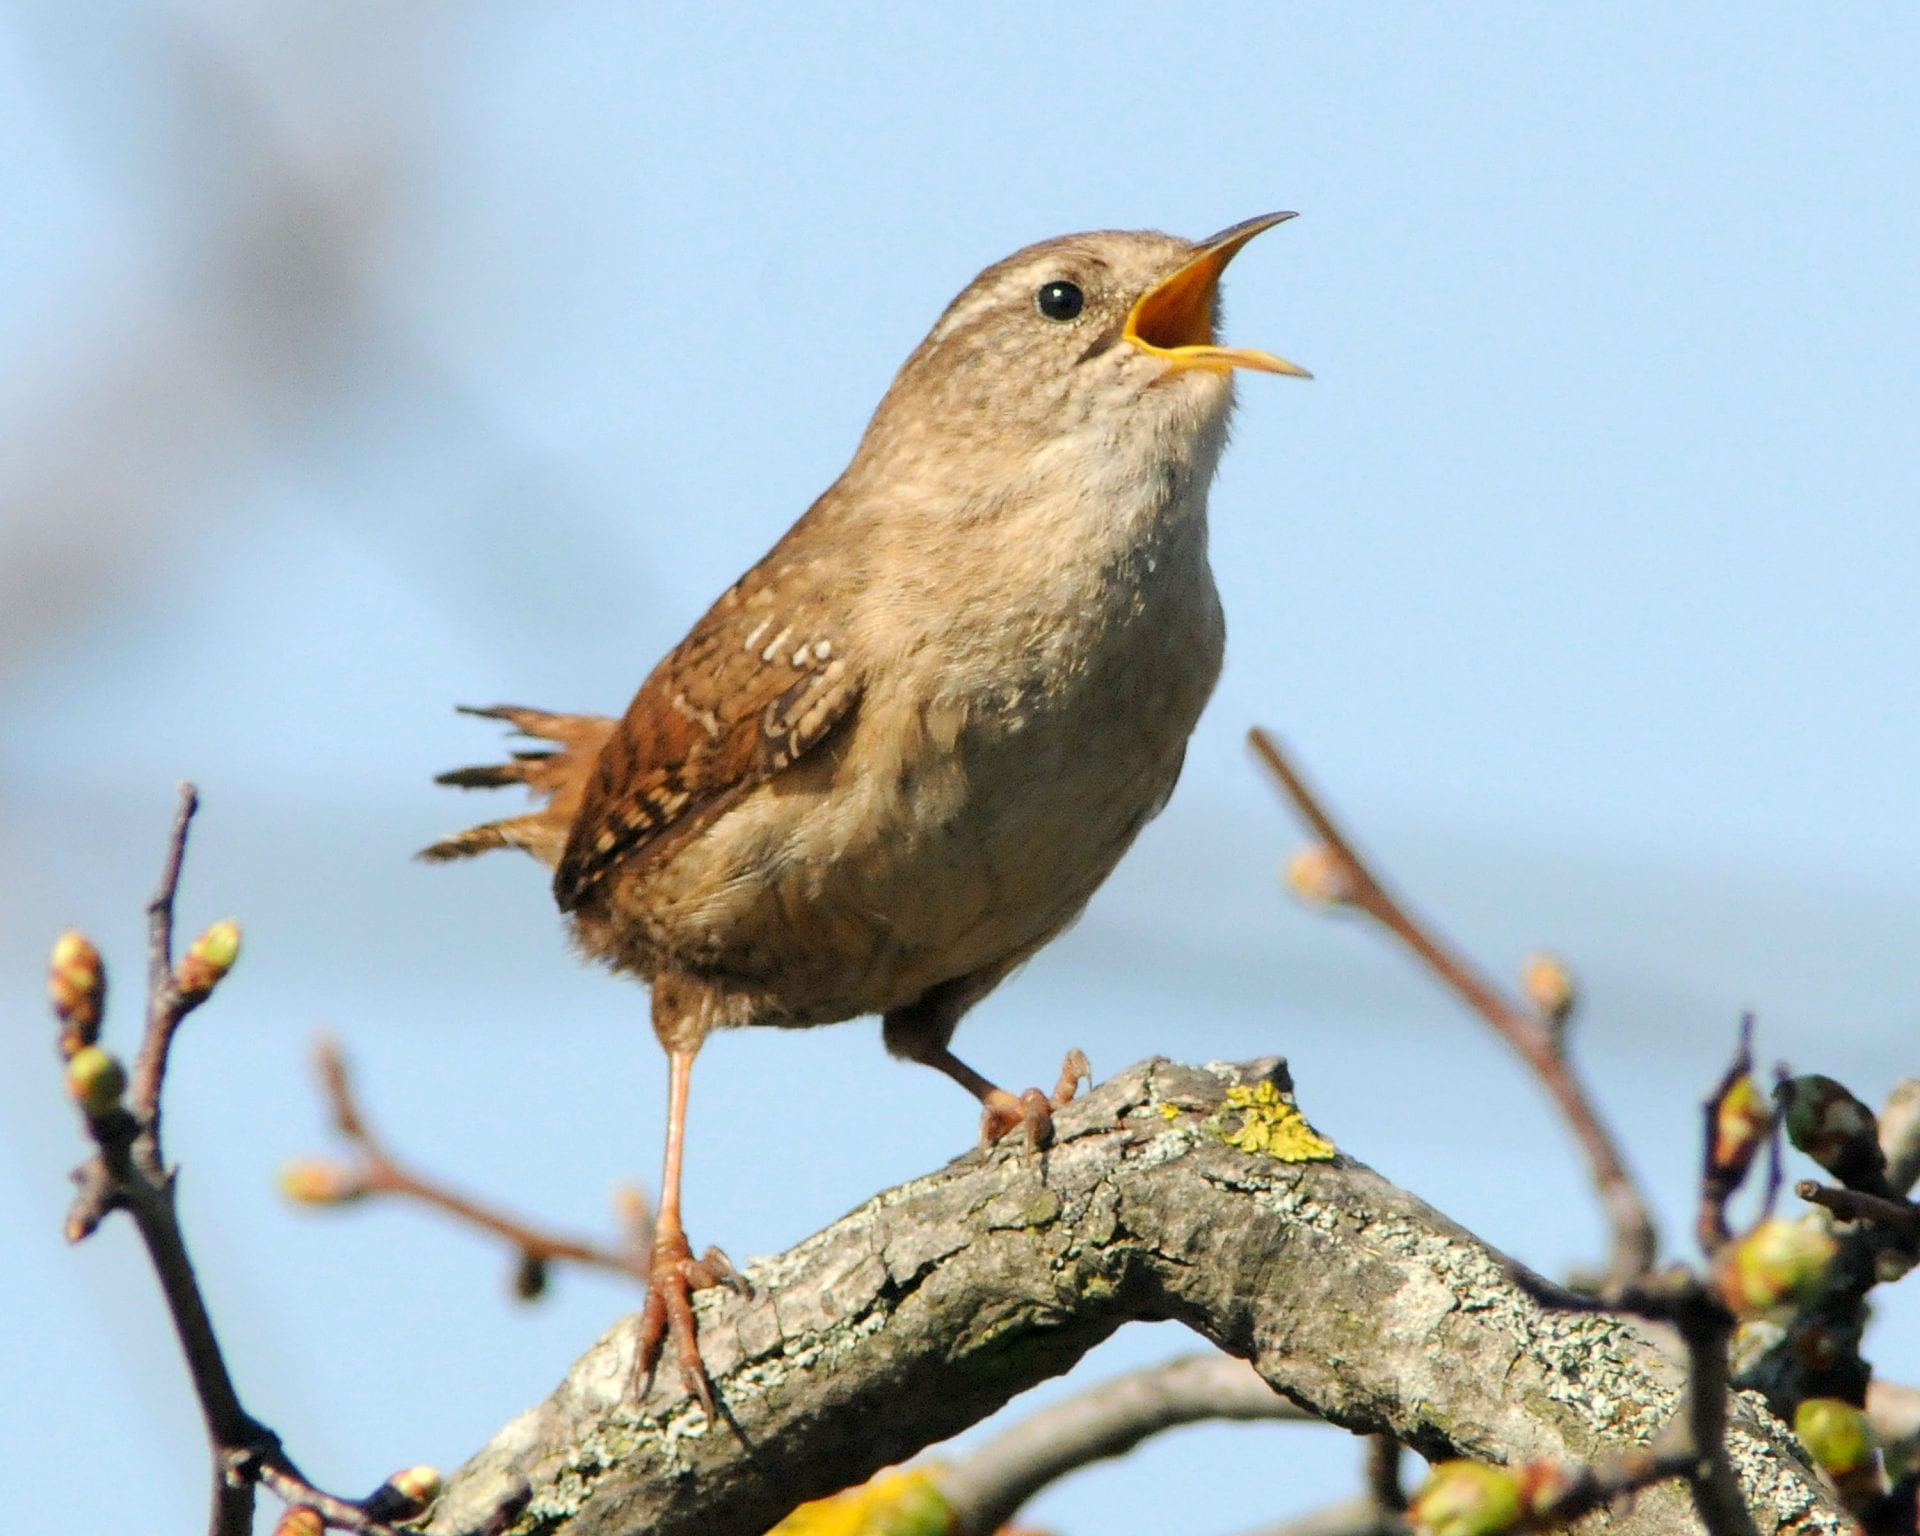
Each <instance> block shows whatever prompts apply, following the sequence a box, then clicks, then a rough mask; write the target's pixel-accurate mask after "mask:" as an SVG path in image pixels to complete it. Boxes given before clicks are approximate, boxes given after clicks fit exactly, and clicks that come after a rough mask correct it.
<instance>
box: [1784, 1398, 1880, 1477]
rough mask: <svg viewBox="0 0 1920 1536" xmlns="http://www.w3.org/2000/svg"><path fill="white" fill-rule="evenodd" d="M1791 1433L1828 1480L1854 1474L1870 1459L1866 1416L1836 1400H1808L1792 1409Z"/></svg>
mask: <svg viewBox="0 0 1920 1536" xmlns="http://www.w3.org/2000/svg"><path fill="white" fill-rule="evenodd" d="M1793 1432H1794V1433H1795V1434H1796V1435H1798V1436H1799V1437H1800V1443H1801V1444H1802V1445H1804V1446H1805V1447H1806V1448H1807V1454H1808V1455H1809V1456H1811V1457H1812V1458H1813V1460H1814V1464H1815V1465H1816V1466H1818V1467H1819V1468H1820V1470H1821V1471H1822V1472H1825V1473H1827V1474H1828V1475H1829V1476H1830V1477H1844V1476H1845V1475H1846V1474H1847V1473H1849V1472H1857V1471H1858V1470H1859V1469H1860V1468H1861V1467H1863V1466H1865V1465H1867V1463H1868V1462H1870V1461H1871V1460H1872V1459H1873V1429H1872V1427H1871V1426H1870V1425H1869V1424H1868V1423H1867V1416H1866V1414H1864V1413H1862V1412H1861V1411H1860V1410H1859V1409H1858V1408H1856V1407H1854V1406H1853V1404H1852V1403H1845V1402H1842V1401H1841V1400H1840V1399H1839V1398H1837V1397H1810V1398H1808V1399H1807V1400H1806V1401H1805V1402H1803V1403H1802V1404H1801V1405H1800V1406H1799V1407H1798V1408H1796V1409H1795V1410H1794V1414H1793Z"/></svg>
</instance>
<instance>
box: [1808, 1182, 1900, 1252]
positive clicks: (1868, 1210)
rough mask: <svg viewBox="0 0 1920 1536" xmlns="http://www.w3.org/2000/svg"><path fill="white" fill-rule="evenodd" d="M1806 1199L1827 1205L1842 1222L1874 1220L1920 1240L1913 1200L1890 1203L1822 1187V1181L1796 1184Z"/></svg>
mask: <svg viewBox="0 0 1920 1536" xmlns="http://www.w3.org/2000/svg"><path fill="white" fill-rule="evenodd" d="M1794 1193H1795V1194H1797V1195H1798V1196H1799V1197H1800V1198H1801V1199H1802V1200H1807V1201H1811V1202H1812V1203H1813V1204H1814V1205H1819V1206H1825V1207H1826V1209H1828V1210H1830V1211H1832V1212H1833V1214H1834V1215H1836V1216H1838V1217H1839V1218H1840V1219H1841V1220H1842V1221H1870V1222H1873V1223H1875V1224H1877V1225H1879V1226H1883V1227H1888V1228H1891V1229H1892V1230H1893V1231H1895V1232H1901V1233H1904V1234H1905V1235H1906V1236H1908V1237H1910V1238H1913V1237H1920V1206H1917V1205H1915V1204H1914V1203H1913V1202H1912V1201H1911V1200H1887V1199H1884V1198H1882V1197H1881V1196H1879V1195H1870V1194H1868V1193H1867V1192H1866V1191H1865V1190H1863V1189H1842V1188H1840V1187H1838V1186H1837V1185H1832V1184H1822V1183H1821V1182H1820V1181H1819V1180H1818V1179H1802V1180H1801V1181H1800V1182H1799V1183H1798V1184H1796V1185H1794Z"/></svg>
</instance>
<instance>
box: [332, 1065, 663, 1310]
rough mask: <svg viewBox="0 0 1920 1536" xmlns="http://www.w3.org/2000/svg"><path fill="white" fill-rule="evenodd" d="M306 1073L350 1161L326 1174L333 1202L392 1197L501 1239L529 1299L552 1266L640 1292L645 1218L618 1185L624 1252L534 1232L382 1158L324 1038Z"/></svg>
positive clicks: (647, 1231) (648, 1217)
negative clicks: (591, 1272)
mask: <svg viewBox="0 0 1920 1536" xmlns="http://www.w3.org/2000/svg"><path fill="white" fill-rule="evenodd" d="M314 1066H315V1071H316V1073H317V1075H318V1076H319V1079H320V1085H321V1091H322V1092H323V1093H324V1094H325V1096H326V1100H327V1107H328V1112H329V1113H330V1114H331V1116H332V1119H333V1125H334V1129H335V1130H337V1131H338V1132H339V1133H340V1134H341V1136H342V1137H344V1138H345V1139H346V1140H347V1141H348V1142H349V1143H351V1145H352V1146H353V1148H354V1150H355V1152H356V1153H357V1154H358V1156H357V1159H356V1161H355V1162H354V1163H353V1165H352V1166H350V1167H348V1168H346V1169H342V1170H333V1169H331V1168H328V1169H327V1170H326V1172H327V1174H328V1176H329V1179H330V1180H331V1183H332V1188H333V1190H334V1193H335V1196H336V1199H346V1198H353V1197H357V1196H360V1195H371V1194H382V1195H399V1196H402V1197H404V1198H406V1199H410V1200H417V1201H420V1202H421V1203H422V1204H424V1205H429V1206H432V1207H433V1208H434V1209H435V1210H439V1211H443V1212H445V1213H446V1214H448V1215H450V1216H453V1217H455V1218H457V1219H458V1220H460V1221H464V1222H466V1223H467V1224H468V1225H470V1226H475V1227H478V1228H480V1229H481V1230H482V1231H485V1232H491V1233H492V1234H494V1235H495V1236H496V1237H499V1238H502V1239H504V1240H505V1241H506V1242H507V1243H508V1245H509V1246H510V1247H511V1248H512V1249H513V1251H514V1253H515V1254H516V1255H517V1256H518V1258H519V1261H520V1273H521V1275H522V1277H523V1278H530V1279H531V1280H532V1281H533V1282H534V1283H533V1284H531V1285H530V1286H529V1287H528V1289H529V1290H530V1291H537V1289H538V1285H537V1281H538V1278H539V1276H540V1273H541V1271H542V1270H543V1269H544V1266H545V1265H547V1264H549V1263H552V1262H554V1261H563V1262H566V1263H572V1264H584V1265H588V1266H591V1267H593V1268H596V1269H607V1270H612V1271H614V1272H615V1273H617V1274H622V1275H625V1276H627V1277H628V1278H629V1279H631V1280H637V1281H639V1282H640V1283H641V1284H642V1285H645V1284H646V1280H647V1268H648V1260H649V1258H650V1256H651V1254H652V1250H653V1216H652V1211H651V1210H650V1208H649V1207H648V1205H647V1202H646V1200H645V1198H644V1197H643V1196H642V1195H641V1194H640V1193H639V1191H638V1190H636V1189H633V1188H632V1187H631V1186H626V1185H623V1186H621V1189H620V1191H619V1202H618V1203H619V1207H620V1211H621V1217H622V1224H623V1225H624V1226H625V1227H626V1228H627V1245H626V1246H625V1247H624V1248H610V1247H606V1246H603V1245H601V1244H599V1243H593V1242H587V1241H584V1240H582V1239H578V1238H570V1237H561V1236H558V1235H556V1234H554V1233H551V1232H545V1231H542V1230H540V1229H539V1228H537V1227H534V1226H531V1225H529V1224H528V1223H526V1222H524V1221H521V1220H519V1219H518V1218H517V1217H513V1216H509V1215H507V1214H505V1213H504V1212H502V1211H499V1210H496V1209H494V1208H493V1207H491V1206H487V1205H483V1204H481V1203H480V1202H479V1201H477V1200H474V1199H471V1198H470V1197H468V1196H466V1195H463V1194H459V1193H458V1192H456V1191H454V1190H452V1189H449V1188H448V1187H447V1186H446V1185H444V1184H441V1183H439V1182H438V1181H436V1180H434V1179H430V1178H428V1177H427V1176H426V1175H424V1174H421V1173H418V1172H416V1171H415V1170H414V1169H412V1168H410V1167H408V1166H407V1165H406V1164H404V1163H402V1162H401V1161H400V1160H399V1159H398V1158H396V1157H395V1156H394V1155H393V1154H392V1153H391V1152H390V1151H388V1150H387V1146H386V1143H385V1142H384V1140H383V1139H382V1138H381V1137H380V1136H379V1135H378V1134H377V1133H375V1131H374V1130H373V1128H372V1126H371V1125H370V1124H369V1123H368V1120H367V1116H366V1113H365V1111H364V1110H362V1108H361V1107H360V1103H359V1101H358V1099H357V1098H356V1097H355V1095H354V1091H353V1082H352V1079H351V1077H350V1076H349V1074H348V1071H347V1063H346V1058H345V1057H344V1055H343V1054H342V1053H341V1050H340V1046H339V1044H338V1042H337V1041H335V1040H333V1039H332V1038H331V1037H330V1036H326V1035H322V1036H321V1037H320V1038H319V1039H318V1040H316V1041H315V1042H314ZM315 1203H331V1202H319V1201H316V1202H315Z"/></svg>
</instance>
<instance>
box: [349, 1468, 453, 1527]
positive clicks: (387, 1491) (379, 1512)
mask: <svg viewBox="0 0 1920 1536" xmlns="http://www.w3.org/2000/svg"><path fill="white" fill-rule="evenodd" d="M439 1497H440V1472H439V1469H438V1468H436V1467H428V1466H419V1467H408V1468H407V1469H406V1470H405V1471H401V1472H396V1473H394V1474H393V1476H392V1477H390V1478H388V1479H387V1480H386V1481H385V1482H384V1483H382V1484H381V1485H380V1486H379V1487H378V1488H376V1489H374V1490H373V1492H372V1493H370V1494H368V1495H367V1497H366V1498H364V1499H362V1500H361V1501H360V1507H361V1508H362V1509H364V1510H365V1511H366V1512H367V1513H368V1514H369V1515H371V1516H372V1517H373V1518H374V1519H375V1520H384V1521H386V1522H388V1523H392V1522H393V1521H396V1520H412V1519H414V1518H416V1517H417V1516H419V1515H422V1514H424V1513H425V1512H426V1510H427V1508H428V1506H429V1505H431V1504H432V1503H433V1501H434V1500H435V1499H437V1498H439Z"/></svg>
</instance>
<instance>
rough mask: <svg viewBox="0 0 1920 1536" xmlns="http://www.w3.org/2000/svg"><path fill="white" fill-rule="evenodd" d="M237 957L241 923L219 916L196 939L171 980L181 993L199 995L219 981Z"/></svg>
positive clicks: (230, 968)
mask: <svg viewBox="0 0 1920 1536" xmlns="http://www.w3.org/2000/svg"><path fill="white" fill-rule="evenodd" d="M239 958H240V925H239V924H238V923H236V922H235V921H234V920H233V919H232V918H230V917H228V918H222V919H221V920H220V921H219V922H217V923H215V924H214V925H213V926H212V927H211V928H209V929H208V930H207V931H206V932H205V933H203V934H201V935H200V937H199V938H197V939H195V940H194V941H193V947H192V948H191V949H189V950H188V951H187V952H186V955H185V956H184V957H183V958H182V959H181V961H180V963H179V964H178V965H177V966H175V967H174V970H173V982H174V985H175V986H177V987H178V988H179V989H180V992H181V995H182V996H185V997H189V998H194V999H198V998H202V997H205V996H206V995H207V994H208V993H209V992H211V991H212V990H213V989H214V987H215V986H217V985H218V984H219V981H220V978H221V977H223V976H225V975H226V974H227V972H228V971H230V970H232V969H233V962H234V961H236V960H238V959H239Z"/></svg>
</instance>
